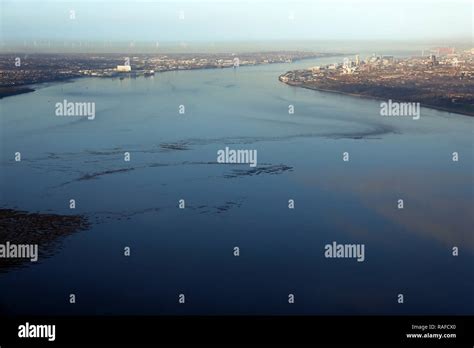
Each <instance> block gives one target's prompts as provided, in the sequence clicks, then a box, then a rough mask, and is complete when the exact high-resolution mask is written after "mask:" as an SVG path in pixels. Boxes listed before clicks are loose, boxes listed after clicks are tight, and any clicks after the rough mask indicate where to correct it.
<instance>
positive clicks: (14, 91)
mask: <svg viewBox="0 0 474 348" xmlns="http://www.w3.org/2000/svg"><path fill="white" fill-rule="evenodd" d="M341 56H344V54H342V53H334V54H330V55H327V56H326V55H323V56H320V57H303V58H300V59H295V60H293V61H294V62H298V61H302V60H310V59H318V58H326V57H341ZM272 64H291V63H286V62H269V63H257V64H249V65H241V67H252V66H261V65H272ZM231 68H234V67H233V66H220V67H219V66H215V67H201V68H189V69H168V70H159V71H156V72H155V74H160V73H164V72H171V71H195V70H214V69H215V70H219V69H231ZM87 77H94V78H106V79H114V78H125V77H127V78H137V77H147V76H144V75H143V74H140V75H133V74H130V73H123V74H122V75H119V74H118V75H114V76H91V75H79V76H71V77H63V78H58V79H54V80H45V81H41V82H34V83H26V84H22V85H16V86H0V99H2V98H7V97H12V96H15V95H20V94H25V93H31V92H35V91H36V90H38V89H39V88H35V86H38V87H39V86H44V85H45V84H48V83H51V84H55V83H60V82H71V81H73V80H75V79H79V78H87Z"/></svg>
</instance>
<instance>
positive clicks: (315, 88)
mask: <svg viewBox="0 0 474 348" xmlns="http://www.w3.org/2000/svg"><path fill="white" fill-rule="evenodd" d="M279 81H280V82H281V83H283V84H285V85H287V86H290V87H300V88H305V89H309V90H312V91H318V92H327V93H335V94H339V95H344V96H350V97H355V98H362V99H369V100H383V101H386V99H385V98H381V97H377V96H370V95H364V94H357V93H347V92H342V91H337V90H332V89H324V88H318V87H311V86H307V85H304V84H292V83H288V82H283V81H281V80H280V79H279ZM392 100H393V101H397V102H404V101H403V100H399V99H392ZM420 106H421V107H424V108H427V109H432V110H437V111H444V112H448V113H452V114H456V115H462V116H467V117H474V112H473V113H469V112H462V111H459V110H452V109H449V108H443V107H441V106H435V105H430V104H425V103H420Z"/></svg>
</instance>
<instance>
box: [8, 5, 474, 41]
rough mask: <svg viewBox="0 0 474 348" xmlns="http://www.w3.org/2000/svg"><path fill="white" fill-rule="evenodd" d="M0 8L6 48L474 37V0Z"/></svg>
mask: <svg viewBox="0 0 474 348" xmlns="http://www.w3.org/2000/svg"><path fill="white" fill-rule="evenodd" d="M0 4H1V5H0V22H1V24H0V25H1V32H0V33H1V35H2V40H3V41H7V42H11V41H22V40H95V41H157V42H165V41H180V42H192V41H229V40H254V39H255V40H354V39H355V40H367V39H368V40H393V39H401V40H406V39H423V40H425V39H440V38H441V39H450V38H456V39H458V38H462V39H469V38H471V40H472V35H473V5H472V4H473V1H472V0H392V1H390V0H352V1H350V0H300V1H298V0H292V1H290V0H187V1H180V0H177V1H176V0H113V1H108V0H83V1H65V0H61V1H53V0H45V1H40V0H37V1H32V0H29V1H24V0H0ZM71 11H73V12H71ZM71 16H72V17H75V18H71Z"/></svg>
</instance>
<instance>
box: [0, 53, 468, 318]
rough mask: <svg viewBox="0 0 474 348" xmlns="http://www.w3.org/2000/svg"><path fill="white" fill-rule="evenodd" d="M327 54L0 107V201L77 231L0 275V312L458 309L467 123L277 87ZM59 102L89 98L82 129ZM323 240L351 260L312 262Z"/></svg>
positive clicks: (463, 291)
mask: <svg viewBox="0 0 474 348" xmlns="http://www.w3.org/2000/svg"><path fill="white" fill-rule="evenodd" d="M334 60H335V59H334V58H332V59H320V60H313V61H303V62H298V63H293V64H275V65H266V66H255V67H240V68H239V69H236V70H234V69H222V70H201V71H180V72H166V73H162V74H157V75H156V76H155V77H154V78H143V77H142V78H137V79H124V80H119V79H99V78H97V79H96V78H84V79H79V80H76V81H74V82H70V83H61V84H51V85H44V86H40V88H39V89H38V90H37V91H36V92H34V93H29V94H24V95H18V96H14V97H9V98H5V99H2V100H1V101H0V107H1V111H2V115H1V118H0V127H1V129H0V136H1V142H0V146H1V147H0V150H1V152H0V156H1V157H0V166H1V167H0V168H1V172H0V207H1V208H17V209H21V210H28V211H39V212H48V213H51V212H53V213H61V214H71V213H74V214H76V213H81V214H84V215H86V216H87V217H88V218H89V220H90V221H91V223H92V226H91V228H90V229H89V230H87V231H82V232H78V233H76V234H74V235H72V236H68V237H67V238H65V239H64V240H63V241H62V243H61V246H60V248H58V249H57V250H56V253H55V254H54V255H53V256H52V257H49V258H46V259H42V260H41V262H39V263H37V264H34V265H30V266H29V267H25V268H21V269H16V270H12V271H10V272H8V273H4V274H0V310H1V311H3V312H5V313H12V314H474V299H473V297H472V294H473V293H474V269H473V265H474V237H473V226H474V218H473V201H474V192H473V175H474V174H473V163H474V162H473V159H474V158H473V157H474V155H473V153H474V151H473V119H472V118H469V117H465V116H460V115H454V114H449V113H445V112H440V111H435V110H429V109H425V108H422V109H421V118H420V120H417V121H414V120H412V119H408V118H403V119H402V118H393V117H392V118H383V117H381V116H380V115H379V110H380V102H378V101H373V100H367V99H359V98H353V97H348V96H342V95H337V94H328V93H321V92H316V91H311V90H305V89H301V88H294V87H290V86H287V85H284V84H282V83H280V82H279V81H278V75H279V74H281V73H283V72H285V71H287V70H291V69H296V68H303V67H310V66H313V65H317V64H321V63H326V62H332V61H334ZM336 60H337V59H336ZM64 99H66V100H68V101H88V102H95V103H96V118H95V120H87V119H86V118H80V117H69V118H68V117H56V116H55V115H54V111H55V103H57V102H62V101H63V100H64ZM181 104H182V105H185V108H186V113H185V114H184V115H179V114H178V106H179V105H181ZM289 104H292V105H294V107H295V114H294V115H289V114H288V105H289ZM225 146H229V147H230V148H233V149H256V150H257V151H258V167H257V168H258V169H259V170H258V171H255V170H252V168H250V167H249V166H248V165H244V164H240V165H233V164H217V163H216V153H217V150H219V149H223V148H224V147H225ZM17 151H20V152H21V153H22V159H23V160H22V162H21V163H15V162H14V161H13V154H14V153H15V152H17ZM126 151H128V152H130V153H131V161H130V162H124V161H123V153H124V152H126ZM345 151H347V152H349V153H350V161H349V162H343V161H342V153H343V152H345ZM454 151H456V152H458V153H459V156H460V161H459V162H457V163H456V162H452V160H451V156H452V155H451V154H452V153H453V152H454ZM121 169H127V170H122V171H117V170H121ZM71 198H74V199H76V202H77V208H76V210H75V211H71V210H70V209H69V206H68V202H69V199H71ZM181 198H183V199H185V200H186V205H187V207H186V209H184V210H180V209H177V203H178V200H179V199H181ZM399 198H403V199H404V203H405V209H404V210H398V209H397V200H398V199H399ZM289 199H294V200H295V206H296V208H295V209H294V210H290V209H288V200H289ZM332 241H337V242H339V243H363V244H365V259H366V260H365V262H356V260H354V259H326V258H325V257H324V246H325V244H327V243H331V242H332ZM125 246H130V247H131V256H130V257H124V256H123V248H124V247H125ZM235 246H239V247H240V252H241V256H240V257H234V256H233V248H234V247H235ZM453 246H458V247H459V248H460V255H459V256H458V257H453V256H452V251H451V249H452V247H453ZM70 293H75V294H76V296H77V303H76V304H75V305H70V304H68V296H69V294H70ZM179 293H184V294H185V295H186V302H187V303H186V305H179V304H178V303H177V296H178V294H179ZM289 293H293V294H295V297H296V302H295V304H293V305H289V304H288V302H287V299H288V297H287V296H288V294H289ZM399 293H403V294H404V295H405V304H403V305H399V304H397V302H396V297H397V294H399Z"/></svg>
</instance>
